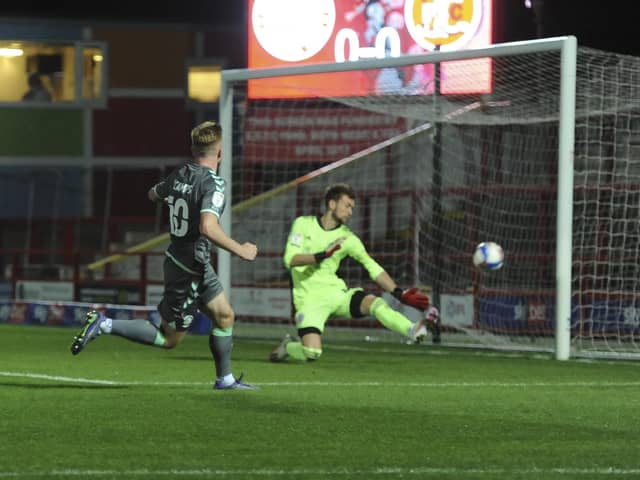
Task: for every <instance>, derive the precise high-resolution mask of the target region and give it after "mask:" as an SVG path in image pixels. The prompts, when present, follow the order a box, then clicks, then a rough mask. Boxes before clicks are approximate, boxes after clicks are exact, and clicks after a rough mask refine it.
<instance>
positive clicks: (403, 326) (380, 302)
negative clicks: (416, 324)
mask: <svg viewBox="0 0 640 480" xmlns="http://www.w3.org/2000/svg"><path fill="white" fill-rule="evenodd" d="M370 312H371V315H373V316H374V318H375V319H376V320H378V321H379V322H380V323H381V324H382V325H384V326H385V327H386V328H388V329H389V330H393V331H394V332H397V333H399V334H401V335H409V333H410V332H411V327H413V323H412V322H411V320H409V319H408V318H407V317H405V316H404V315H403V314H401V313H400V312H398V311H396V310H394V309H393V308H391V307H390V306H389V304H388V303H387V302H386V301H385V299H384V298H382V297H378V298H377V299H375V300H374V301H373V303H372V304H371V308H370Z"/></svg>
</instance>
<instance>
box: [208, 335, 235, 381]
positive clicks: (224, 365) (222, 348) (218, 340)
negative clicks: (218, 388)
mask: <svg viewBox="0 0 640 480" xmlns="http://www.w3.org/2000/svg"><path fill="white" fill-rule="evenodd" d="M232 333H233V328H214V329H213V330H211V334H210V335H209V350H211V355H213V362H214V363H215V364H216V378H217V379H218V380H223V379H225V378H226V377H228V376H230V378H231V379H233V375H231V350H232V348H233V337H232ZM233 381H235V379H233ZM231 383H233V382H231Z"/></svg>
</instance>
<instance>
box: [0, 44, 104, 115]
mask: <svg viewBox="0 0 640 480" xmlns="http://www.w3.org/2000/svg"><path fill="white" fill-rule="evenodd" d="M105 57H106V48H105V46H104V45H103V44H98V43H96V44H86V43H49V42H46V43H45V42H34V41H24V40H11V41H8V40H0V102H5V103H11V102H20V103H25V102H29V103H37V104H43V105H44V104H58V103H78V102H81V101H82V102H87V101H92V102H93V101H96V100H99V101H104V95H105V93H104V88H105V76H104V75H105V70H104V68H103V64H104V62H105Z"/></svg>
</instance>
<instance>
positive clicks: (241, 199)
mask: <svg viewBox="0 0 640 480" xmlns="http://www.w3.org/2000/svg"><path fill="white" fill-rule="evenodd" d="M571 39H573V37H566V38H562V39H548V40H543V41H534V42H518V43H516V44H504V45H496V46H493V47H489V48H485V49H482V50H477V51H474V50H467V51H464V52H435V53H431V54H426V55H418V56H410V57H402V58H386V59H379V60H366V61H361V62H357V63H356V62H347V63H344V64H327V65H315V66H306V67H295V68H289V69H287V68H279V69H264V70H232V71H225V72H223V92H224V96H223V99H222V104H221V108H222V111H221V118H222V120H223V127H224V132H225V135H227V136H226V137H225V145H231V148H227V149H226V151H225V152H224V155H225V157H224V158H223V163H222V166H221V168H222V169H223V171H222V175H223V176H225V175H230V177H231V178H232V205H233V208H232V220H231V222H232V223H231V224H229V225H228V228H229V229H230V230H231V231H232V235H233V237H234V238H236V239H238V240H240V241H247V240H249V241H255V242H256V243H257V244H258V248H259V257H258V258H257V260H256V261H255V262H250V263H249V262H243V261H241V260H239V259H230V260H229V263H227V264H225V262H224V261H223V262H222V263H221V265H222V267H221V268H222V271H221V272H220V273H221V275H222V276H225V275H227V278H230V279H231V287H232V288H231V292H232V293H231V297H232V301H233V304H234V308H235V309H236V313H237V315H238V317H239V320H240V321H239V323H238V327H237V329H238V333H239V334H245V335H259V336H267V337H273V338H276V337H279V336H280V335H281V334H282V333H283V332H284V331H285V330H286V331H288V332H291V333H293V332H294V325H293V320H292V318H293V313H292V305H291V297H290V293H289V273H288V271H287V270H286V269H285V267H284V265H283V262H282V253H283V249H284V246H285V243H286V239H287V235H288V232H289V228H290V226H291V223H292V222H293V219H294V218H295V217H297V216H299V215H316V214H319V213H321V212H322V210H323V207H324V205H323V193H324V190H325V188H326V187H327V186H328V185H330V184H332V183H335V182H346V183H349V184H350V185H351V186H352V187H353V188H354V189H355V191H356V195H357V197H356V208H355V210H354V215H353V217H352V218H351V220H350V224H349V225H350V227H351V228H352V230H353V231H354V232H355V233H356V234H358V235H359V236H360V238H361V239H362V241H363V242H364V244H365V246H366V247H367V249H368V251H369V252H370V254H371V255H372V256H373V257H374V258H375V259H376V260H377V261H378V262H379V263H380V264H381V265H382V266H383V267H384V268H385V269H386V271H387V272H388V273H389V274H390V275H391V277H392V278H393V279H394V280H395V281H396V282H397V283H398V285H400V286H403V287H410V286H420V287H422V288H424V289H426V290H427V291H429V292H430V294H431V297H432V299H433V302H434V303H435V304H437V305H438V306H439V307H440V309H441V314H442V322H443V334H442V343H443V344H444V345H462V346H483V347H491V348H509V349H534V350H541V351H549V352H552V351H555V352H556V357H557V358H567V357H568V355H569V353H568V352H569V349H570V351H571V355H591V354H611V355H626V356H633V355H637V354H640V349H639V346H640V310H639V308H640V305H639V304H638V303H639V302H638V300H637V298H638V288H639V286H640V275H638V269H639V268H640V267H639V265H640V258H639V256H640V229H639V228H638V225H639V223H638V219H639V217H640V188H638V185H640V155H639V154H640V134H639V133H638V132H640V87H639V86H640V59H638V58H634V57H629V56H622V55H616V54H613V53H608V52H603V51H598V50H593V49H587V48H582V47H580V48H578V49H577V54H576V53H575V50H574V51H573V53H574V54H573V56H572V55H571V49H570V48H569V49H567V41H569V42H570V40H571ZM573 42H575V39H573ZM569 45H571V43H569ZM573 45H574V46H575V43H573ZM576 56H577V58H576ZM576 65H577V67H576ZM308 78H313V79H314V80H313V81H312V82H311V81H307V79H308ZM574 102H575V107H574ZM574 117H575V118H574ZM572 152H573V156H572V155H571V153H572ZM231 159H232V161H231ZM225 160H226V162H225ZM223 221H224V219H223ZM481 241H494V242H497V243H499V244H500V245H502V246H503V248H504V251H505V264H504V267H503V268H502V269H500V270H498V271H495V272H491V273H484V272H481V271H479V270H478V269H476V268H475V267H474V266H473V264H472V262H471V256H472V253H473V251H474V248H475V246H476V244H478V243H479V242H481ZM225 265H226V268H227V269H228V270H227V271H226V272H225ZM339 274H340V275H341V276H342V278H344V279H345V281H346V282H347V284H348V285H349V286H362V287H364V289H365V291H368V292H373V293H381V292H380V290H379V288H378V287H377V286H376V285H375V283H374V282H373V281H372V280H371V279H369V277H368V274H367V272H366V271H365V270H364V269H363V268H362V267H361V266H360V265H359V264H357V263H356V262H355V261H352V260H350V259H347V260H346V261H344V262H343V264H342V266H341V268H340V271H339ZM386 298H387V299H388V300H389V302H390V303H391V304H392V305H393V306H394V307H395V308H398V309H400V310H402V311H403V312H404V313H405V314H407V316H409V317H410V318H411V319H412V320H416V319H417V318H418V315H419V312H417V311H415V310H413V309H411V308H408V307H403V306H401V305H399V304H398V303H397V302H396V301H395V300H394V299H392V298H390V297H389V296H386ZM326 337H327V339H334V338H335V339H338V338H356V339H362V340H365V339H369V340H371V339H380V340H389V341H403V339H402V338H400V337H399V336H398V335H396V334H394V333H392V332H389V331H387V330H385V329H383V328H382V327H381V326H380V325H379V324H377V323H376V321H375V320H374V319H372V318H364V319H344V318H332V319H331V320H330V321H329V323H328V328H327V330H326ZM563 350H564V353H562V352H563ZM559 351H560V353H559Z"/></svg>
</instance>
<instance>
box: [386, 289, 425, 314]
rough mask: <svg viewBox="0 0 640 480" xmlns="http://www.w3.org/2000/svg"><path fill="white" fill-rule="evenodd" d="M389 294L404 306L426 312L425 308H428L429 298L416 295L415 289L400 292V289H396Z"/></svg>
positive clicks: (416, 290)
mask: <svg viewBox="0 0 640 480" xmlns="http://www.w3.org/2000/svg"><path fill="white" fill-rule="evenodd" d="M391 294H392V295H393V296H394V297H396V298H397V299H398V300H400V301H401V302H402V303H404V304H405V305H409V306H410V307H413V308H417V309H418V310H426V309H427V307H429V297H427V296H426V295H424V294H422V293H418V288H417V287H413V288H408V289H407V290H402V289H401V288H400V287H397V288H396V289H395V290H394V291H393V292H391Z"/></svg>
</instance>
